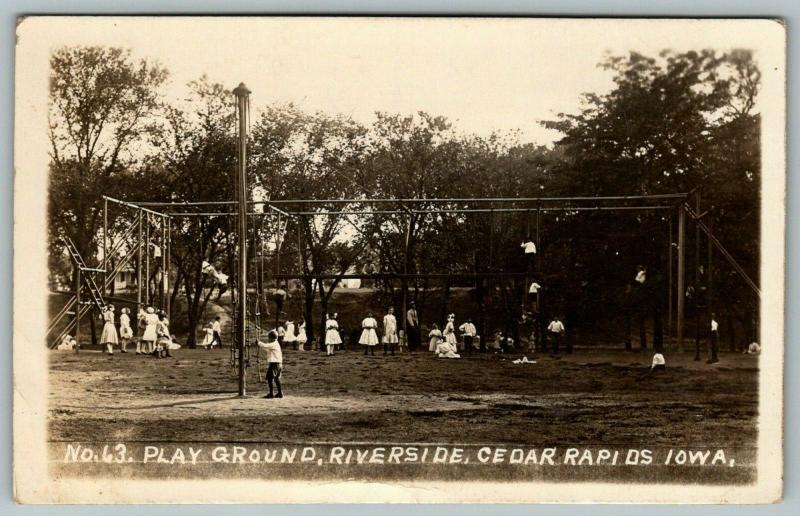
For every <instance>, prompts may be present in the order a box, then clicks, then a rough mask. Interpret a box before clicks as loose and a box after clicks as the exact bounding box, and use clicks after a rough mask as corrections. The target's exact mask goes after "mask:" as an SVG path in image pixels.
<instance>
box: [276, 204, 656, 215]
mask: <svg viewBox="0 0 800 516" xmlns="http://www.w3.org/2000/svg"><path fill="white" fill-rule="evenodd" d="M669 209H672V207H671V206H570V207H567V206H561V207H553V208H542V209H541V212H542V213H547V212H553V211H614V210H669ZM529 211H533V210H530V209H528V208H452V209H441V210H437V209H430V210H408V211H402V210H394V211H383V210H376V211H293V212H290V213H292V214H293V215H305V216H332V215H407V214H408V213H414V214H425V213H434V214H435V213H519V212H529Z"/></svg>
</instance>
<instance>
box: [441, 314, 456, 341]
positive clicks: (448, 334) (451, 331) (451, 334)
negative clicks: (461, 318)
mask: <svg viewBox="0 0 800 516" xmlns="http://www.w3.org/2000/svg"><path fill="white" fill-rule="evenodd" d="M442 334H443V335H444V340H446V341H447V343H448V344H452V346H453V349H458V339H457V338H456V315H455V314H450V315H448V316H447V324H446V325H445V327H444V331H443V332H442Z"/></svg>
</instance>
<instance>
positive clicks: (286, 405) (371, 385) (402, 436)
mask: <svg viewBox="0 0 800 516" xmlns="http://www.w3.org/2000/svg"><path fill="white" fill-rule="evenodd" d="M175 355H176V356H175V358H173V359H165V360H156V359H153V358H150V357H142V356H136V355H134V354H127V355H122V354H115V355H113V356H107V355H103V354H100V353H97V352H91V351H82V352H81V353H78V354H76V353H73V352H52V355H51V357H52V358H51V365H50V372H51V374H50V380H51V385H50V386H51V395H50V396H51V397H50V429H49V432H50V439H51V441H52V446H53V447H54V453H55V454H56V455H58V454H60V453H62V452H63V445H64V442H86V441H90V442H91V441H97V442H112V443H113V442H125V443H130V445H131V446H145V445H147V444H148V443H155V444H159V443H160V444H169V445H173V446H174V445H176V443H177V445H180V443H198V442H200V443H202V442H206V443H212V442H227V443H231V442H245V443H251V444H252V443H256V444H258V445H264V446H266V445H268V444H270V443H272V444H277V443H313V444H315V445H318V446H322V447H325V446H328V447H330V446H331V445H332V443H351V444H353V445H356V444H359V443H361V444H363V443H367V444H370V443H371V444H373V445H377V444H381V443H390V444H391V443H394V444H398V443H406V444H408V443H449V444H452V445H459V446H464V447H466V449H468V450H472V451H471V452H470V453H475V451H476V450H477V449H478V447H481V446H487V445H489V446H495V445H503V446H522V447H537V448H540V447H547V446H552V447H562V448H565V447H568V446H576V447H585V448H587V449H598V448H601V447H608V448H613V449H621V450H625V449H629V448H648V449H651V450H654V453H655V454H656V455H658V456H659V457H660V458H661V459H663V455H664V454H666V453H668V450H669V449H671V448H684V449H685V448H694V449H717V448H720V449H724V450H725V451H726V453H727V454H729V456H735V458H736V467H724V468H722V467H682V468H678V467H672V466H667V465H664V464H660V467H653V468H641V467H640V466H622V467H619V466H618V467H599V466H597V467H592V468H577V467H569V466H566V465H563V464H562V465H560V466H559V467H554V468H541V467H521V466H513V465H508V464H485V465H483V467H477V465H475V464H473V463H470V464H460V465H453V466H451V467H448V468H442V467H440V466H434V465H431V464H413V465H403V466H402V467H401V466H397V467H388V466H379V465H372V464H370V465H360V466H350V467H336V466H333V465H327V464H326V465H324V466H321V467H311V466H308V465H299V464H297V465H295V464H275V465H270V468H271V469H269V471H268V473H269V474H280V475H282V476H283V477H289V478H291V477H301V478H305V477H307V476H315V477H320V478H329V477H337V478H415V479H421V478H466V479H468V478H483V479H486V478H487V476H488V477H489V478H497V479H511V478H524V479H534V478H535V479H564V478H569V479H573V480H592V479H595V480H597V479H608V480H613V479H623V478H624V479H629V480H634V481H658V482H664V481H679V482H703V483H721V482H725V483H728V482H732V483H741V482H747V481H751V480H752V478H753V475H754V464H753V461H754V459H755V455H754V454H755V441H756V418H757V414H758V410H757V407H758V398H757V394H758V388H757V375H758V359H757V357H751V356H743V355H738V354H723V355H722V361H721V362H720V363H719V364H715V365H713V366H708V365H706V364H705V363H704V362H694V361H692V360H691V358H692V356H691V354H689V353H687V354H668V355H667V360H668V365H669V368H668V369H667V371H665V372H662V373H659V374H655V375H652V376H643V374H642V373H643V371H644V370H645V367H646V365H647V364H648V363H649V360H650V355H647V354H642V353H640V352H635V353H625V352H624V351H610V350H599V349H589V348H583V347H579V348H577V349H576V351H575V353H574V354H572V355H568V356H564V357H563V358H561V359H556V358H551V357H549V356H539V357H537V362H536V363H535V364H521V365H520V364H514V363H513V362H512V359H514V358H517V357H516V356H504V355H473V356H467V357H466V358H464V359H462V360H445V359H436V358H434V357H433V356H432V355H430V354H428V353H415V354H401V355H398V356H395V357H391V356H388V357H384V356H382V355H377V356H375V357H365V356H363V354H362V353H361V352H360V351H356V350H349V351H346V352H343V353H339V354H337V355H335V356H333V357H327V356H325V355H323V354H320V353H316V352H308V351H306V352H300V351H292V350H286V351H285V352H284V378H283V383H284V391H285V394H286V397H285V398H283V399H280V400H265V399H262V398H261V395H263V393H264V389H265V386H264V384H263V383H260V382H259V379H258V375H257V374H256V371H255V370H254V369H252V368H251V369H250V371H249V375H248V376H249V378H248V381H249V389H250V392H251V394H252V396H251V397H248V398H246V399H239V398H237V397H236V395H235V393H236V378H235V376H234V375H233V374H232V370H231V367H230V365H229V356H228V351H227V350H225V349H222V350H213V351H204V350H184V349H181V350H178V351H177V352H176V353H175ZM529 358H530V356H529ZM323 452H324V453H327V451H324V450H323ZM661 462H663V461H661ZM122 467H124V468H127V469H128V471H126V472H125V473H124V474H130V475H134V476H159V475H164V474H168V473H167V472H168V471H169V472H170V473H169V474H175V471H174V470H169V469H168V468H166V467H165V466H159V465H153V467H150V468H138V467H137V465H136V464H132V465H127V466H122ZM264 467H265V466H264V465H258V466H253V465H250V466H243V467H238V468H235V473H233V469H234V466H232V465H221V466H219V467H215V468H196V469H193V470H191V471H189V472H186V473H185V474H187V475H189V476H218V475H226V474H236V475H242V476H261V475H264V474H266V473H265V471H264V470H263V468H264ZM59 468H60V469H59V471H61V472H62V473H64V474H73V473H74V474H78V473H80V474H98V475H102V474H109V470H107V469H104V467H103V466H102V465H97V464H91V465H88V466H87V465H85V464H84V465H76V464H72V465H61V466H59ZM228 470H230V471H228ZM226 471H228V473H226Z"/></svg>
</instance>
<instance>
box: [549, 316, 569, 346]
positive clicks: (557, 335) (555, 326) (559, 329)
mask: <svg viewBox="0 0 800 516" xmlns="http://www.w3.org/2000/svg"><path fill="white" fill-rule="evenodd" d="M547 331H548V333H549V334H550V338H551V340H552V342H553V345H552V349H553V355H555V356H558V352H559V345H560V344H561V338H562V336H563V335H564V331H565V330H564V323H562V322H561V319H559V318H558V316H555V317H553V320H552V321H550V324H549V325H548V326H547Z"/></svg>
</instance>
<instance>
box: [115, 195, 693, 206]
mask: <svg viewBox="0 0 800 516" xmlns="http://www.w3.org/2000/svg"><path fill="white" fill-rule="evenodd" d="M684 197H686V194H685V193H671V194H653V195H615V196H593V197H592V196H583V197H494V198H493V197H474V198H473V197H460V198H428V199H417V198H413V199H412V198H408V199H272V200H268V201H267V200H263V201H247V203H248V204H268V205H273V204H377V203H405V204H409V203H451V202H503V203H505V202H509V203H515V202H570V201H574V202H583V201H595V202H600V201H623V200H629V201H632V200H644V199H679V198H684ZM108 199H109V200H112V199H111V198H108ZM114 200H115V201H116V202H121V203H125V201H118V200H116V199H114ZM126 204H131V205H135V206H160V207H166V206H223V205H232V204H237V201H191V202H155V201H131V202H129V203H126Z"/></svg>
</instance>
